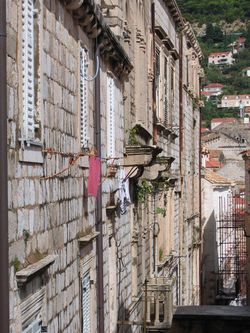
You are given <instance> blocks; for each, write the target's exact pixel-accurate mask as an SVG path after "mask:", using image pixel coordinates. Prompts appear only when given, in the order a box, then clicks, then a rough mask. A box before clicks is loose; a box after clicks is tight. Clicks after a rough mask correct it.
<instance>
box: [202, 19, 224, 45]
mask: <svg viewBox="0 0 250 333" xmlns="http://www.w3.org/2000/svg"><path fill="white" fill-rule="evenodd" d="M223 37H224V36H223V32H222V30H221V29H220V27H218V26H214V25H213V24H212V23H208V24H207V27H206V34H205V36H204V37H203V40H204V41H205V42H207V43H221V42H223Z"/></svg>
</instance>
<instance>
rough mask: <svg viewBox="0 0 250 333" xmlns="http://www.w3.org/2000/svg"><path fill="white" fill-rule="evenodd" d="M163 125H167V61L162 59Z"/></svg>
mask: <svg viewBox="0 0 250 333" xmlns="http://www.w3.org/2000/svg"><path fill="white" fill-rule="evenodd" d="M164 124H165V126H167V124H168V61H167V58H166V57H165V58H164Z"/></svg>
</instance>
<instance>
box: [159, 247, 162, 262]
mask: <svg viewBox="0 0 250 333" xmlns="http://www.w3.org/2000/svg"><path fill="white" fill-rule="evenodd" d="M162 259H163V249H162V247H160V248H159V260H160V261H162Z"/></svg>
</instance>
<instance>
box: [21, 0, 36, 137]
mask: <svg viewBox="0 0 250 333" xmlns="http://www.w3.org/2000/svg"><path fill="white" fill-rule="evenodd" d="M33 15H34V3H33V0H22V76H23V81H22V95H23V130H24V138H25V139H32V138H34V111H35V110H34V107H35V105H34V16H33Z"/></svg>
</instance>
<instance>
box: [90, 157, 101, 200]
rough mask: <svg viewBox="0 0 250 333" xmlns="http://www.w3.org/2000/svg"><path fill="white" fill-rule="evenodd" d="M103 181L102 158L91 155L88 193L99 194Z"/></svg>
mask: <svg viewBox="0 0 250 333" xmlns="http://www.w3.org/2000/svg"><path fill="white" fill-rule="evenodd" d="M100 181H101V159H100V158H99V157H96V156H90V157H89V178H88V195H92V196H94V197H96V196H97V192H98V187H99V185H100Z"/></svg>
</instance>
